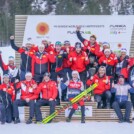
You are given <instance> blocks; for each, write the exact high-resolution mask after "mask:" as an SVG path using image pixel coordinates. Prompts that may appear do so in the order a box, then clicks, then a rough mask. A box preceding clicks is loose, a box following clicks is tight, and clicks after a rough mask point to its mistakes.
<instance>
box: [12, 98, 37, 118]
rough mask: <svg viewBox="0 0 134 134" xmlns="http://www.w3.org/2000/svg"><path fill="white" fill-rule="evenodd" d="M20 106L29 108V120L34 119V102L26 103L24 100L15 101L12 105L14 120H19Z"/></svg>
mask: <svg viewBox="0 0 134 134" xmlns="http://www.w3.org/2000/svg"><path fill="white" fill-rule="evenodd" d="M22 106H29V108H30V110H29V111H30V113H29V114H30V115H29V118H33V117H34V109H35V102H34V100H30V101H29V102H28V103H27V102H26V101H25V100H20V99H19V100H15V101H14V103H13V116H14V117H15V118H19V110H18V107H22Z"/></svg>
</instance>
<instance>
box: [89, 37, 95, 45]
mask: <svg viewBox="0 0 134 134" xmlns="http://www.w3.org/2000/svg"><path fill="white" fill-rule="evenodd" d="M95 42H96V39H95V38H93V37H90V43H91V45H94V43H95Z"/></svg>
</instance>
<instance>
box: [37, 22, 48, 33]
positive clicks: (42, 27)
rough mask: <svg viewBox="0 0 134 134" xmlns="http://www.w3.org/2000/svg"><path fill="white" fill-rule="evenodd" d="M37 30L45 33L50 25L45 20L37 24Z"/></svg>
mask: <svg viewBox="0 0 134 134" xmlns="http://www.w3.org/2000/svg"><path fill="white" fill-rule="evenodd" d="M36 31H37V33H38V34H40V35H45V34H47V33H48V32H49V25H48V24H47V23H45V22H40V23H39V24H38V25H37V26H36Z"/></svg>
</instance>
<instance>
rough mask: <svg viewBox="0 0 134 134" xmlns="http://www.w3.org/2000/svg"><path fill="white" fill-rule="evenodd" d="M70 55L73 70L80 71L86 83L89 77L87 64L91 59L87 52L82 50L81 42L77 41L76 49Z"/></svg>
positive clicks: (82, 79)
mask: <svg viewBox="0 0 134 134" xmlns="http://www.w3.org/2000/svg"><path fill="white" fill-rule="evenodd" d="M68 57H69V61H68V64H69V65H70V67H71V70H72V71H73V70H77V71H78V72H79V75H80V79H81V81H82V82H83V83H84V85H85V81H86V77H87V72H86V66H87V65H88V64H89V59H88V56H87V54H86V52H84V51H82V47H81V43H80V42H76V44H75V51H73V52H70V54H69V55H68Z"/></svg>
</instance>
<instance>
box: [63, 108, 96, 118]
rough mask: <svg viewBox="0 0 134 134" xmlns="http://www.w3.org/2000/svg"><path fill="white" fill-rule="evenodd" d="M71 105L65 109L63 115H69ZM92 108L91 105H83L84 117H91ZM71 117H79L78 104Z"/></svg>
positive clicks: (79, 109)
mask: <svg viewBox="0 0 134 134" xmlns="http://www.w3.org/2000/svg"><path fill="white" fill-rule="evenodd" d="M71 108H72V107H69V108H67V109H66V110H65V117H68V116H69V113H70V111H71ZM92 113H93V109H92V106H85V117H92V116H93V115H92ZM73 117H81V107H80V106H79V107H78V109H77V110H76V111H75V113H74V114H73Z"/></svg>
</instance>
